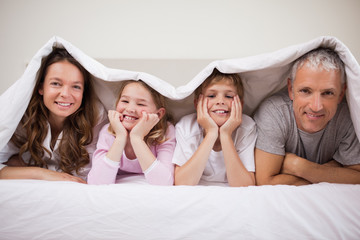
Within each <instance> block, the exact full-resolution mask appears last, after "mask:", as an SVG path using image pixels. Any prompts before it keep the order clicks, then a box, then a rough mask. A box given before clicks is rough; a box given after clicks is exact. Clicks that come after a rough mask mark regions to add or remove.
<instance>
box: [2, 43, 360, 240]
mask: <svg viewBox="0 0 360 240" xmlns="http://www.w3.org/2000/svg"><path fill="white" fill-rule="evenodd" d="M53 45H61V46H63V47H64V48H66V49H67V50H68V51H69V52H70V53H71V54H72V55H73V56H74V57H75V58H76V59H77V60H78V61H79V62H80V63H81V64H82V65H83V66H84V67H85V68H86V69H87V70H88V71H89V72H90V73H91V74H92V75H93V81H94V83H95V85H96V92H97V95H98V96H99V99H100V101H101V102H102V103H103V105H104V106H105V108H107V109H110V108H112V107H113V101H114V100H113V99H114V97H115V95H116V92H115V91H114V89H115V88H114V86H117V85H118V84H119V82H121V81H123V80H127V79H134V80H139V79H141V80H143V81H145V82H146V83H148V84H149V85H151V86H152V87H153V88H155V89H157V90H158V91H159V92H160V93H162V94H163V95H165V96H166V97H168V103H169V105H170V106H171V109H172V113H173V115H174V116H175V120H178V119H180V118H181V117H182V116H183V115H185V114H187V113H191V112H194V110H195V109H194V106H193V102H192V97H193V96H192V92H193V90H194V89H195V88H196V87H197V86H198V85H199V84H201V82H202V81H203V80H204V79H205V78H206V77H207V76H208V75H210V73H211V72H212V70H213V69H214V68H217V69H219V70H220V71H222V72H228V73H239V74H240V75H241V77H242V78H243V81H244V87H245V105H244V112H245V113H247V114H248V115H252V113H253V112H254V110H255V109H256V107H257V106H258V104H259V103H260V102H261V101H262V100H263V99H264V98H265V97H267V96H269V95H271V94H272V93H274V92H276V91H278V90H280V89H281V88H283V87H284V86H285V84H286V78H287V75H288V73H289V67H290V66H291V63H292V62H293V61H294V60H295V59H296V58H298V57H299V56H301V55H303V54H304V53H306V52H307V51H309V50H311V49H314V48H316V47H319V46H328V47H332V48H334V49H335V50H336V51H337V52H338V53H339V54H340V56H341V58H342V59H343V61H344V62H345V64H346V74H347V77H348V90H347V93H346V97H347V101H348V104H349V107H350V111H351V117H352V120H353V122H354V127H355V131H356V133H357V136H358V137H359V136H360V122H359V121H358V119H359V117H360V97H359V94H358V93H359V92H360V67H359V64H358V63H357V62H356V60H355V58H354V57H353V55H352V54H351V52H350V51H349V49H348V48H347V47H346V46H345V45H344V44H343V43H342V42H341V41H339V40H338V39H336V38H334V37H319V38H316V39H314V40H311V41H309V42H306V43H302V44H299V45H294V46H290V47H287V48H284V49H280V50H279V51H276V52H272V53H265V54H262V55H257V56H251V57H247V58H240V59H226V60H215V61H212V60H201V61H200V60H199V61H195V62H196V64H198V65H196V64H195V62H189V61H177V62H172V63H171V60H168V61H166V62H167V64H174V66H178V67H177V68H176V69H177V71H179V69H180V70H181V72H183V71H185V70H186V69H187V67H184V66H186V64H190V65H191V66H192V67H193V70H192V72H187V73H184V75H181V76H179V74H174V75H173V76H178V77H179V79H173V78H171V79H170V77H169V79H168V76H167V75H166V74H165V75H161V73H160V72H156V71H155V68H154V71H152V69H145V70H144V69H141V67H139V65H138V67H139V68H138V69H137V67H136V65H135V66H134V68H132V66H130V65H125V63H124V62H123V60H104V59H97V60H95V59H93V58H91V57H90V56H88V55H86V54H85V53H83V52H82V51H81V50H80V49H79V48H77V47H75V46H73V45H72V44H71V43H69V42H67V41H66V40H64V39H62V38H59V37H53V38H52V39H50V40H49V41H48V42H47V43H46V44H45V45H44V46H43V47H42V48H41V49H40V50H39V51H38V52H37V53H36V54H35V56H34V57H33V58H32V60H31V61H30V63H29V65H28V67H27V69H26V70H25V72H24V74H23V76H22V77H21V78H20V79H19V80H18V81H16V82H15V83H14V84H13V85H12V86H11V87H10V88H9V89H8V90H7V91H6V92H5V93H4V94H2V95H1V97H0V101H1V103H2V104H1V106H0V111H1V112H2V113H3V114H2V115H1V116H0V147H3V146H4V144H6V142H7V141H8V140H9V138H10V137H11V135H12V133H13V132H14V130H15V128H16V126H17V124H18V122H19V121H20V119H21V116H22V114H23V113H24V111H25V109H26V105H27V104H24V103H28V102H29V99H30V96H31V92H32V88H33V84H34V80H35V76H36V73H37V70H38V68H39V66H40V61H41V58H42V57H43V56H45V55H47V54H48V53H49V52H50V51H51V48H52V46H53ZM144 61H145V60H144ZM207 61H208V62H207ZM128 63H129V62H128ZM118 64H120V65H121V66H119V65H118ZM134 64H136V63H134ZM137 64H139V63H137ZM161 64H164V63H161ZM122 66H126V67H125V68H124V67H122ZM147 66H148V65H147ZM161 66H164V65H161ZM181 66H182V67H181ZM197 68H199V69H197ZM124 69H125V70H124ZM167 69H169V68H167ZM184 69H185V70H184ZM159 71H161V70H160V68H159ZM169 76H170V75H169ZM184 76H186V77H184ZM187 78H188V79H187ZM359 199H360V185H351V184H348V185H345V184H329V183H319V184H313V185H309V186H301V187H295V186H286V185H278V186H253V187H239V188H231V187H228V186H225V185H222V184H218V185H210V184H209V183H206V182H201V184H200V185H198V186H192V187H190V186H152V185H148V184H147V183H146V182H145V180H144V177H143V176H142V175H126V176H124V177H123V178H122V179H120V184H113V185H96V186H95V185H86V184H79V183H73V182H51V181H39V180H0V215H1V223H0V239H12V240H13V239H360V201H359Z"/></svg>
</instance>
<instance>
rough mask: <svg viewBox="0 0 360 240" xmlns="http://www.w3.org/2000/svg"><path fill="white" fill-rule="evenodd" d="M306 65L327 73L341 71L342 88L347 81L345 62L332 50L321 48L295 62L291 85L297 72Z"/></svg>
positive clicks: (291, 73)
mask: <svg viewBox="0 0 360 240" xmlns="http://www.w3.org/2000/svg"><path fill="white" fill-rule="evenodd" d="M304 64H306V65H307V66H309V67H312V68H321V69H325V70H326V71H331V70H336V71H340V74H341V86H343V85H344V83H345V79H346V75H345V65H344V63H343V61H342V60H341V59H340V57H339V55H338V54H337V53H336V52H335V51H334V50H332V49H330V48H322V47H320V48H317V49H314V50H312V51H310V52H308V53H306V54H304V55H303V56H301V57H300V58H298V59H297V60H296V61H295V62H294V64H293V66H292V68H291V72H290V79H291V84H293V83H294V79H295V77H296V72H297V70H298V69H300V68H301V67H302V66H304Z"/></svg>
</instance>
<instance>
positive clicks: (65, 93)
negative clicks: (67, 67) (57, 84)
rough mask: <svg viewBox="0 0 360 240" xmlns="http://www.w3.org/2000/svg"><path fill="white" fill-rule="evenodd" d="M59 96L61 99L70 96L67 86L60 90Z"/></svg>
mask: <svg viewBox="0 0 360 240" xmlns="http://www.w3.org/2000/svg"><path fill="white" fill-rule="evenodd" d="M60 95H61V96H62V97H67V96H69V95H70V90H69V88H68V87H67V86H63V87H62V88H61V92H60Z"/></svg>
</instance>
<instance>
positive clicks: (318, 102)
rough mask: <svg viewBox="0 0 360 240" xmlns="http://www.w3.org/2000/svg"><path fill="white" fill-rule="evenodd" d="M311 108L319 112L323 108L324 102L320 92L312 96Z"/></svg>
mask: <svg viewBox="0 0 360 240" xmlns="http://www.w3.org/2000/svg"><path fill="white" fill-rule="evenodd" d="M310 109H311V111H314V112H319V111H321V110H322V109H323V103H322V99H321V95H320V94H314V95H313V96H312V98H311V103H310Z"/></svg>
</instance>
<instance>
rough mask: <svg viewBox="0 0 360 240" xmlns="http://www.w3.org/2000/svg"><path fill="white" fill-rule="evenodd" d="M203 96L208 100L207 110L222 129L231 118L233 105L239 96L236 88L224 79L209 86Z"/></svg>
mask: <svg viewBox="0 0 360 240" xmlns="http://www.w3.org/2000/svg"><path fill="white" fill-rule="evenodd" d="M202 94H203V95H204V98H207V99H208V105H207V109H208V112H209V115H210V117H211V118H212V119H213V120H214V121H215V123H216V124H217V125H218V126H219V127H221V126H222V125H223V124H224V123H225V122H226V121H227V120H228V119H229V117H230V113H231V104H232V101H233V99H234V97H235V96H236V95H237V89H236V87H235V86H234V84H233V83H232V82H231V81H230V80H228V79H226V78H224V79H223V80H221V81H219V82H216V83H213V84H210V85H209V86H207V87H206V88H205V89H204V90H203V92H202Z"/></svg>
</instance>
